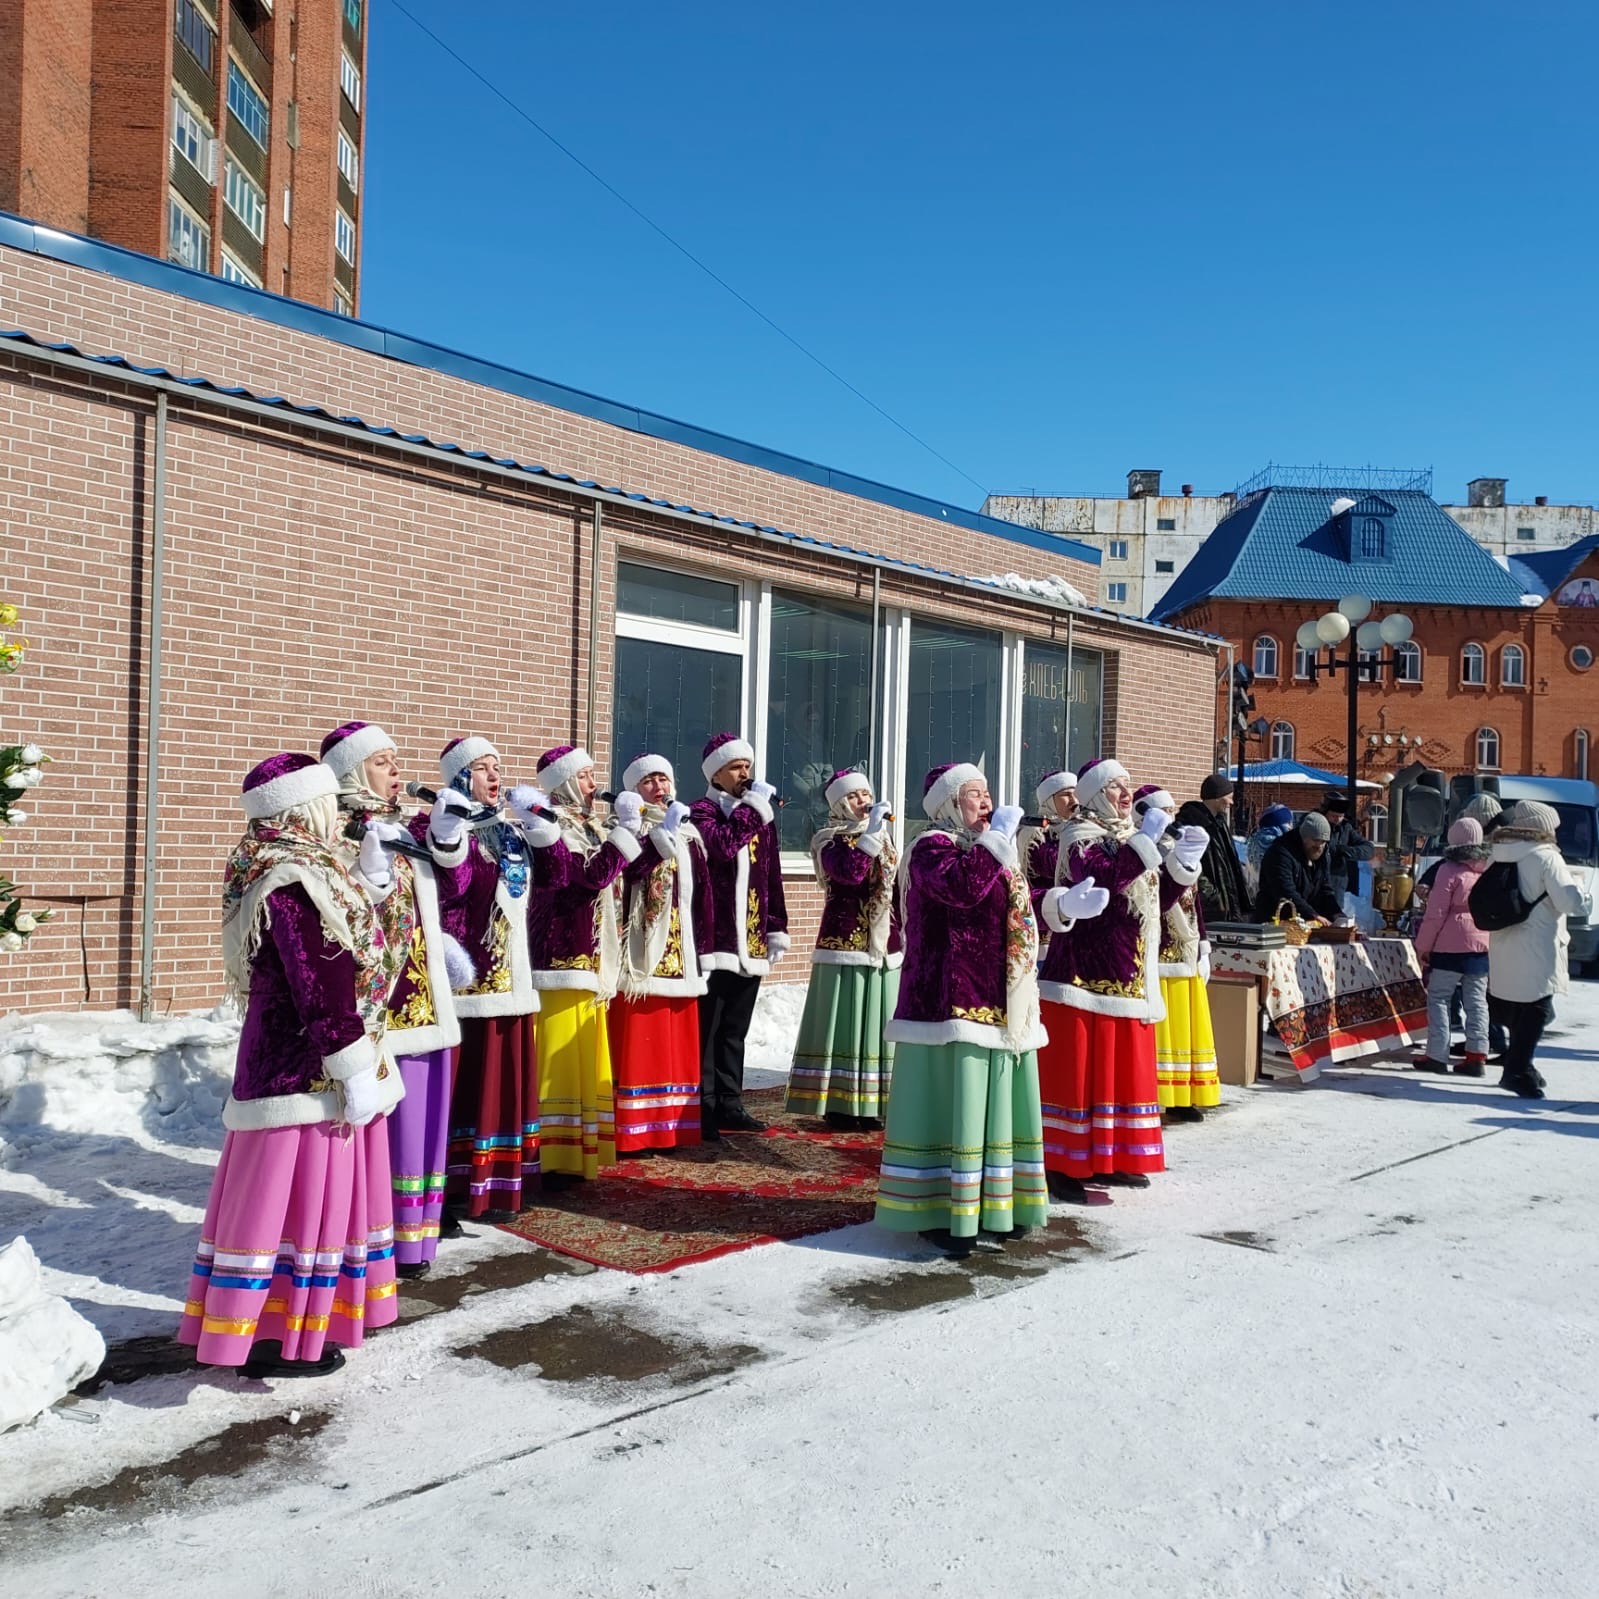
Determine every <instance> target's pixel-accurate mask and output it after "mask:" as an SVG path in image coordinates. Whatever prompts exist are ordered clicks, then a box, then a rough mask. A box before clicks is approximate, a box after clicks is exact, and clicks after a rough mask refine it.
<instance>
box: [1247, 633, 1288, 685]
mask: <svg viewBox="0 0 1599 1599" xmlns="http://www.w3.org/2000/svg"><path fill="white" fill-rule="evenodd" d="M1262 646H1265V649H1264V651H1263V650H1262ZM1263 653H1267V654H1269V655H1270V657H1271V665H1270V667H1263V666H1262V665H1261V664H1260V660H1261V655H1262V654H1263ZM1249 666H1250V670H1251V671H1253V672H1254V674H1255V676H1256V677H1262V678H1265V679H1267V680H1268V681H1269V682H1273V683H1274V682H1276V681H1277V674H1278V673H1279V672H1280V671H1282V668H1283V647H1282V644H1281V642H1280V641H1279V640H1278V637H1277V635H1276V634H1275V633H1257V634H1256V635H1255V642H1254V643H1253V644H1251V645H1250V647H1249Z"/></svg>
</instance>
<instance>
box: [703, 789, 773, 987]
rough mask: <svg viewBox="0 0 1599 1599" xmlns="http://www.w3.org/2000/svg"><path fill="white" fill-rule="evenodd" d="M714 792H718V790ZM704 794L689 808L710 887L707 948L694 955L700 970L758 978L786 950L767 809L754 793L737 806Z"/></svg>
mask: <svg viewBox="0 0 1599 1599" xmlns="http://www.w3.org/2000/svg"><path fill="white" fill-rule="evenodd" d="M718 793H719V791H718ZM727 799H728V796H726V795H722V796H721V797H720V798H719V797H718V795H717V794H707V795H706V796H705V798H703V799H697V800H695V801H694V803H693V805H692V806H690V808H689V817H690V819H691V820H692V821H693V823H694V827H695V830H696V831H697V832H698V833H699V835H700V839H701V842H702V843H703V844H704V845H705V864H706V876H707V877H708V878H709V880H710V885H711V904H712V907H713V910H712V928H711V938H710V943H709V944H708V946H707V947H706V948H705V949H702V950H701V951H700V969H701V970H702V971H707V972H743V973H745V974H746V975H747V976H754V977H764V976H765V975H766V973H767V972H769V971H771V969H772V959H771V958H772V956H773V954H774V953H775V954H782V953H783V952H784V951H785V950H787V948H788V906H787V905H786V904H785V902H784V899H783V862H782V855H781V847H780V845H779V844H778V839H777V827H776V824H775V823H774V822H773V821H772V807H771V806H770V805H769V804H768V803H767V802H766V801H765V800H763V799H762V798H761V797H760V796H759V795H757V794H746V795H745V796H744V798H743V799H741V800H739V801H738V803H737V804H726V803H724V802H725V801H726V800H727Z"/></svg>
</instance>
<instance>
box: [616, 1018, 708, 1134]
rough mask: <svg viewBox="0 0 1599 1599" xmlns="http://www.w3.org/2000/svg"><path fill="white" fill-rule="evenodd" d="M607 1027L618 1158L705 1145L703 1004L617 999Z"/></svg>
mask: <svg viewBox="0 0 1599 1599" xmlns="http://www.w3.org/2000/svg"><path fill="white" fill-rule="evenodd" d="M607 1021H608V1022H609V1025H610V1030H611V1072H612V1076H613V1079H614V1083H615V1090H616V1148H617V1151H618V1153H621V1152H625V1151H627V1150H639V1149H671V1148H673V1147H675V1146H682V1145H687V1144H697V1143H699V1141H700V1011H699V1002H698V1001H697V1000H696V999H694V998H693V997H692V996H680V995H671V996H668V995H664V994H651V995H649V996H648V997H646V998H644V999H637V1000H632V999H614V1000H612V1001H611V1003H610V1005H609V1006H608V1007H607Z"/></svg>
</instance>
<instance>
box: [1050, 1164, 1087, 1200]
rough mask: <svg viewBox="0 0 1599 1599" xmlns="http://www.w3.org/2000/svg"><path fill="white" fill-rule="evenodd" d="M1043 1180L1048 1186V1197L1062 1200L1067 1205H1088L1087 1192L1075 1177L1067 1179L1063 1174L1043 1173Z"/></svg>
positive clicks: (1055, 1172)
mask: <svg viewBox="0 0 1599 1599" xmlns="http://www.w3.org/2000/svg"><path fill="white" fill-rule="evenodd" d="M1044 1180H1045V1181H1046V1182H1047V1183H1048V1184H1049V1197H1050V1198H1051V1199H1060V1200H1064V1201H1065V1202H1066V1203H1067V1204H1069V1205H1086V1204H1087V1203H1088V1190H1087V1189H1086V1188H1085V1187H1084V1186H1083V1184H1082V1181H1081V1180H1080V1179H1079V1178H1076V1177H1068V1176H1067V1175H1066V1174H1065V1172H1058V1171H1052V1172H1045V1173H1044Z"/></svg>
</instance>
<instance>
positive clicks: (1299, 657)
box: [1293, 638, 1317, 683]
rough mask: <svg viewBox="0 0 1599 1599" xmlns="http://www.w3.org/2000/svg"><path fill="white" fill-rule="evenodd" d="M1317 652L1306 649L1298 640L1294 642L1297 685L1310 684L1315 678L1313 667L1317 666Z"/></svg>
mask: <svg viewBox="0 0 1599 1599" xmlns="http://www.w3.org/2000/svg"><path fill="white" fill-rule="evenodd" d="M1316 654H1317V652H1316V651H1315V650H1307V649H1305V648H1304V647H1303V646H1302V645H1301V644H1300V642H1299V640H1298V639H1297V638H1296V639H1295V640H1294V677H1293V681H1294V682H1296V683H1309V682H1311V681H1312V680H1313V679H1314V678H1315V675H1316V674H1315V673H1314V672H1313V671H1311V667H1312V666H1314V665H1315V664H1316Z"/></svg>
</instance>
